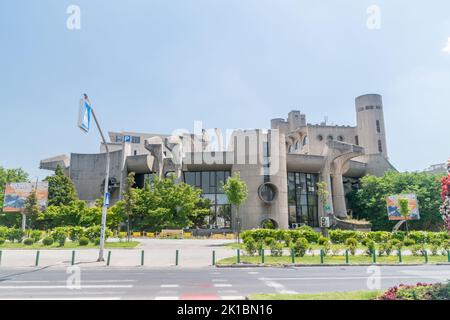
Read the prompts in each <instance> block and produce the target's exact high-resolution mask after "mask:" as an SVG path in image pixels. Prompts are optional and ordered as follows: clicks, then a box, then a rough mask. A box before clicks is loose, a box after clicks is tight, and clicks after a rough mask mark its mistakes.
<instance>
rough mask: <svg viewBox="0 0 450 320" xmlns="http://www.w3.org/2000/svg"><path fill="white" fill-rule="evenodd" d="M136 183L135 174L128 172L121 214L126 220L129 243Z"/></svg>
mask: <svg viewBox="0 0 450 320" xmlns="http://www.w3.org/2000/svg"><path fill="white" fill-rule="evenodd" d="M135 183H136V181H135V174H134V172H130V173H129V174H128V177H127V180H126V183H125V188H124V191H123V212H124V214H125V216H126V220H127V239H128V241H130V237H131V234H130V233H131V230H130V225H131V219H132V217H133V208H134V204H135V202H136V192H135V189H134V188H133V187H134V185H135Z"/></svg>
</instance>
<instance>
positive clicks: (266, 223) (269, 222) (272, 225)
mask: <svg viewBox="0 0 450 320" xmlns="http://www.w3.org/2000/svg"><path fill="white" fill-rule="evenodd" d="M261 228H263V229H278V223H277V222H276V221H275V220H273V219H264V220H263V221H261Z"/></svg>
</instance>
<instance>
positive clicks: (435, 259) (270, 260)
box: [217, 255, 448, 265]
mask: <svg viewBox="0 0 450 320" xmlns="http://www.w3.org/2000/svg"><path fill="white" fill-rule="evenodd" d="M402 258H403V263H425V258H424V257H416V256H403V257H402ZM236 260H237V259H236V257H231V258H225V259H222V260H220V261H218V262H217V264H218V265H224V264H236ZM261 262H262V259H261V257H260V256H254V257H249V256H241V263H252V264H260V263H261ZM376 262H377V263H390V264H397V263H398V257H397V256H382V257H377V261H376ZM444 262H448V260H447V256H442V255H440V256H431V255H430V256H428V263H444ZM264 263H265V264H273V265H277V264H290V263H292V260H291V257H288V256H283V257H272V256H270V255H267V256H265V257H264ZM295 263H298V264H320V256H319V255H316V256H304V257H295ZM324 263H325V264H342V263H345V258H344V256H326V257H325V258H324ZM349 263H350V264H360V263H367V264H370V263H372V258H371V257H369V256H349Z"/></svg>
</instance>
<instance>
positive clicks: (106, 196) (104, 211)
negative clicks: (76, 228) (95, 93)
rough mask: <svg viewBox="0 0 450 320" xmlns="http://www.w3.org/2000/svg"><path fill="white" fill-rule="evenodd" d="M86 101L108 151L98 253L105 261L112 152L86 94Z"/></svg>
mask: <svg viewBox="0 0 450 320" xmlns="http://www.w3.org/2000/svg"><path fill="white" fill-rule="evenodd" d="M84 100H85V101H86V103H88V109H89V110H90V112H91V113H92V117H93V118H94V121H95V124H96V126H97V129H98V131H99V133H100V136H101V137H102V141H103V145H104V146H105V150H106V172H105V187H104V198H103V200H104V203H103V208H102V226H101V232H100V250H99V253H98V259H97V261H99V262H100V261H105V258H104V251H105V229H106V214H107V212H108V206H109V167H110V152H109V147H108V143H107V142H106V139H105V135H104V134H103V131H102V129H101V127H100V124H99V122H98V119H97V115H96V114H95V110H94V108H92V104H91V102H90V100H89V97H88V96H87V95H86V94H84ZM81 128H82V129H83V131H85V132H87V131H88V130H89V126H88V127H87V128H85V127H82V126H81Z"/></svg>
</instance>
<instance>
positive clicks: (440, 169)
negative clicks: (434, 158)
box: [423, 163, 447, 174]
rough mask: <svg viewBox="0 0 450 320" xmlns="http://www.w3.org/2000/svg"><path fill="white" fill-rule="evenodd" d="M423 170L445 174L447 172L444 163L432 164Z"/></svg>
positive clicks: (429, 172)
mask: <svg viewBox="0 0 450 320" xmlns="http://www.w3.org/2000/svg"><path fill="white" fill-rule="evenodd" d="M423 171H424V172H426V173H428V174H445V173H447V164H446V163H439V164H433V165H431V166H429V167H428V168H426V169H425V170H423Z"/></svg>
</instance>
